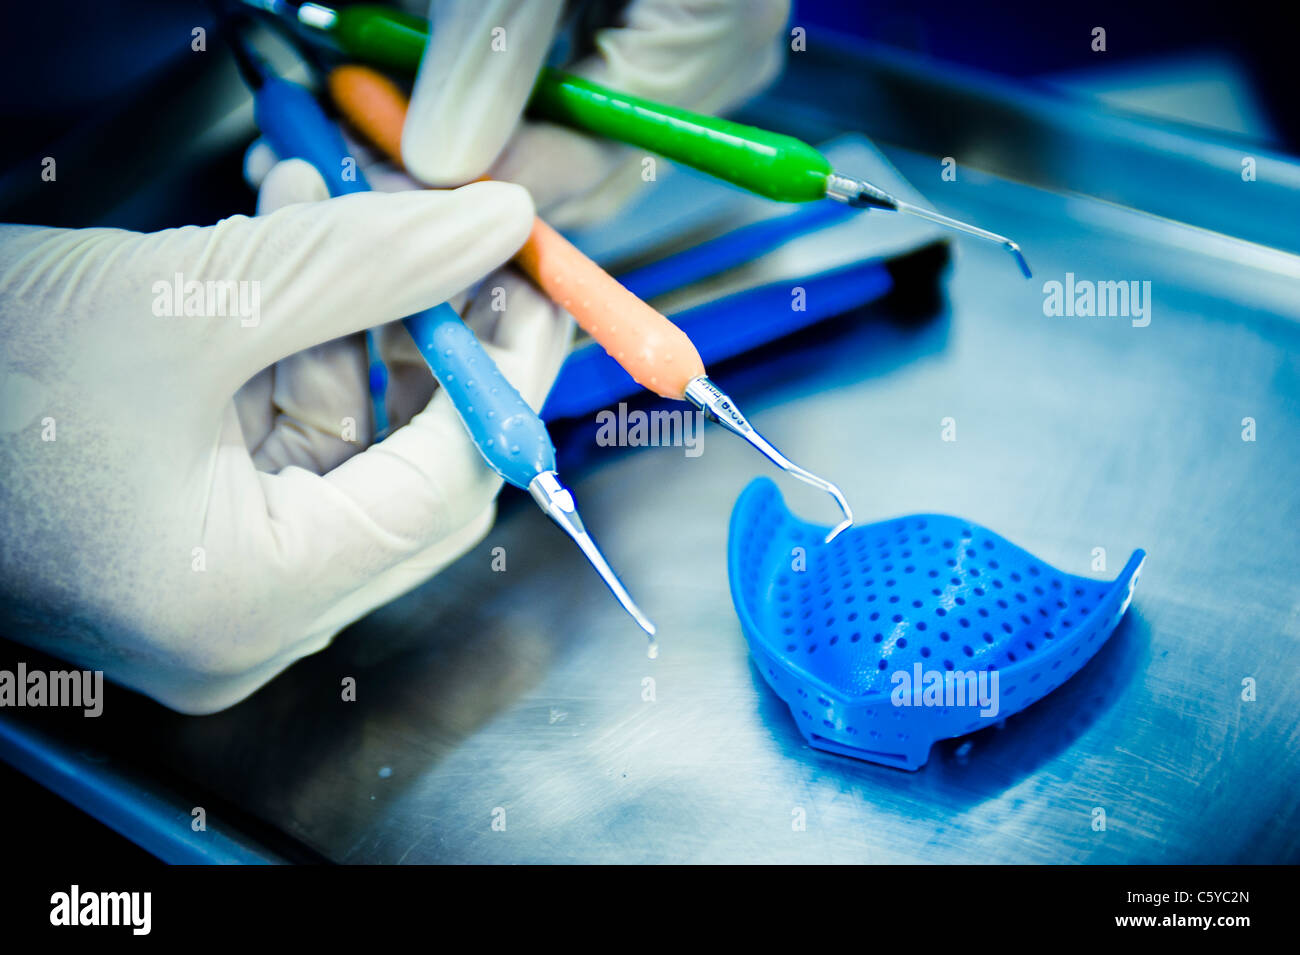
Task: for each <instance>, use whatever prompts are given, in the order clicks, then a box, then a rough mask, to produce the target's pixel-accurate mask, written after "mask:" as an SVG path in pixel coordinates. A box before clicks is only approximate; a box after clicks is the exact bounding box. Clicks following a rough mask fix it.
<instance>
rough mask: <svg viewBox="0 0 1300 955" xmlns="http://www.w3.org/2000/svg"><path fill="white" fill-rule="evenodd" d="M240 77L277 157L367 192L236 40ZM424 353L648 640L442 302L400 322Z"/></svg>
mask: <svg viewBox="0 0 1300 955" xmlns="http://www.w3.org/2000/svg"><path fill="white" fill-rule="evenodd" d="M230 39H231V45H232V47H233V48H234V50H235V56H236V59H237V60H238V62H239V67H240V71H241V73H242V74H243V75H244V77H245V79H246V80H247V82H248V84H249V86H250V87H251V88H252V90H253V96H254V113H255V116H256V119H257V123H258V126H259V128H260V129H261V131H262V134H263V136H265V137H266V139H267V141H268V142H269V143H270V145H271V147H272V149H273V150H274V151H275V152H276V154H277V155H278V156H279V157H280V158H282V159H284V158H290V157H293V158H299V159H303V160H306V161H307V162H310V163H311V164H312V165H313V166H315V167H316V169H317V171H318V172H320V174H321V176H322V177H323V178H324V180H325V182H326V185H327V186H328V188H329V191H330V194H331V195H344V194H346V193H353V192H365V191H369V189H370V186H369V184H368V183H367V182H366V180H365V177H364V175H363V174H362V173H361V171H360V170H355V167H354V166H349V167H348V168H353V169H354V171H355V179H352V178H346V177H344V176H343V175H342V174H341V170H342V169H344V168H345V160H346V159H347V158H348V151H347V146H346V145H345V144H344V142H343V138H342V136H341V135H340V134H339V131H338V128H337V127H336V126H335V125H334V123H333V122H332V121H331V120H330V119H329V117H328V116H326V115H325V112H324V110H322V109H321V107H320V105H319V104H318V103H317V102H316V99H315V97H314V96H312V94H311V92H310V91H309V90H307V89H305V88H304V87H302V86H299V85H298V84H296V83H291V82H289V81H287V80H285V79H283V78H281V77H278V76H276V75H274V74H273V73H272V72H271V71H270V70H269V69H268V68H267V66H266V64H265V63H264V62H262V61H261V60H260V59H259V58H258V57H257V56H256V55H254V54H253V53H252V52H251V51H250V50H249V49H248V48H247V46H246V45H245V44H244V43H243V40H242V38H241V37H240V36H239V35H238V34H237V33H236V34H232V35H231V36H230ZM402 323H403V325H405V327H406V330H407V331H408V332H409V333H410V334H411V337H412V338H413V339H415V344H416V345H417V346H418V347H419V349H420V354H421V355H422V356H423V357H424V360H425V361H426V362H427V363H428V365H429V368H430V370H431V371H432V372H433V374H434V376H435V377H436V378H437V379H438V382H439V384H440V385H441V386H442V388H443V389H444V390H445V391H446V392H447V394H448V396H449V397H450V398H451V401H452V404H453V405H454V406H455V408H456V411H457V413H458V414H459V415H460V418H461V421H462V422H463V423H464V425H465V428H466V429H467V430H468V431H469V434H470V437H471V438H472V439H473V441H474V444H475V445H476V446H477V447H478V449H479V452H480V453H481V454H482V455H483V459H484V460H485V461H486V462H487V464H488V466H489V467H491V468H492V470H494V471H495V472H496V473H497V474H499V475H500V476H501V477H502V478H503V479H504V480H505V481H507V482H508V483H510V484H513V485H514V486H515V487H518V488H521V489H523V490H526V491H527V492H528V493H529V494H530V495H531V496H532V498H533V500H534V501H536V502H537V505H538V506H539V507H540V508H541V509H542V510H543V511H544V512H545V513H546V515H547V516H548V517H550V518H551V520H552V521H554V522H555V523H556V524H558V525H559V526H560V528H561V529H562V530H563V531H564V532H565V533H566V534H568V535H569V537H571V538H572V539H573V541H574V542H575V543H576V544H577V545H578V547H579V548H580V549H581V550H582V552H583V554H584V555H586V557H587V560H588V561H590V562H591V565H592V566H593V567H594V568H595V569H596V572H597V573H598V574H600V577H601V579H602V580H603V581H604V582H605V585H606V586H607V587H609V589H610V591H611V592H612V593H613V594H614V596H615V597H616V598H617V599H618V602H619V603H620V604H621V605H622V606H623V608H624V609H625V610H626V611H627V612H628V613H629V614H630V615H631V616H632V618H633V619H634V620H635V621H636V622H637V624H638V625H639V626H640V627H641V629H643V630H644V631H645V632H646V633H647V634H648V635H650V636H653V635H654V632H655V627H654V624H653V623H651V622H650V620H649V619H648V618H647V617H646V616H645V614H644V613H642V612H641V610H640V608H639V607H637V605H636V604H635V603H634V602H633V600H632V597H631V596H630V595H629V594H628V592H627V590H626V588H624V586H623V584H622V582H621V581H620V580H619V579H618V576H617V575H616V574H615V573H614V571H613V569H612V568H611V567H610V566H609V563H608V562H607V561H606V560H605V558H604V556H603V555H602V554H601V552H600V549H599V548H598V547H597V546H596V542H595V541H594V540H593V539H592V537H591V535H590V534H589V533H588V532H587V529H586V527H585V526H584V525H583V522H582V518H581V517H580V516H579V515H578V510H577V506H576V504H575V503H574V498H573V494H572V492H571V491H569V489H568V488H567V487H565V486H564V484H563V483H562V482H561V481H560V477H559V475H558V474H557V473H556V463H555V447H554V445H552V443H551V438H550V435H549V434H548V433H547V430H546V425H545V424H543V423H542V420H541V418H540V417H538V415H537V413H536V412H535V411H534V410H533V409H532V407H531V406H530V405H529V404H528V402H527V401H525V400H524V398H523V396H522V395H520V394H519V392H518V391H517V390H515V387H514V386H513V385H512V384H510V382H509V381H508V380H507V379H506V377H505V375H503V374H502V373H501V370H500V369H499V368H498V367H497V365H496V362H494V361H493V360H492V358H491V356H490V355H488V353H487V352H486V351H485V350H484V348H483V346H482V345H481V344H480V343H479V340H478V339H477V338H476V337H475V335H474V333H473V332H472V331H470V329H469V328H468V327H467V326H466V325H465V323H464V322H463V321H461V318H460V316H459V315H458V314H457V313H456V310H455V309H453V308H452V307H451V306H450V305H448V304H446V303H444V304H442V305H438V306H436V307H434V308H431V309H428V310H426V311H423V312H420V313H418V314H416V315H411V316H409V317H407V318H405V319H403V320H402Z"/></svg>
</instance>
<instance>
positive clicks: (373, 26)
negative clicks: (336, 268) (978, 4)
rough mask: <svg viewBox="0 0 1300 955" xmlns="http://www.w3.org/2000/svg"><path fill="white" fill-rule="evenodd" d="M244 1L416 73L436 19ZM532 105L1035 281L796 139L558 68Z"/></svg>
mask: <svg viewBox="0 0 1300 955" xmlns="http://www.w3.org/2000/svg"><path fill="white" fill-rule="evenodd" d="M245 2H246V3H248V4H249V5H250V6H254V7H257V8H258V9H261V10H265V11H267V12H268V13H272V14H275V15H277V16H279V17H281V18H284V19H286V20H290V21H292V22H294V23H295V24H296V25H297V26H298V27H299V29H300V32H302V33H303V34H305V35H306V36H308V37H309V38H313V39H316V40H317V41H320V40H324V41H326V42H328V43H329V44H330V45H331V46H333V47H334V48H335V49H336V50H338V52H340V53H342V54H344V55H346V56H350V57H355V58H357V59H359V60H362V61H364V62H367V63H371V64H373V65H376V66H382V67H388V68H390V69H394V70H398V71H401V72H404V73H407V74H412V73H414V72H415V71H416V70H417V69H418V68H419V66H420V57H421V56H423V55H424V48H425V46H426V44H427V43H428V39H429V24H428V21H426V20H421V19H420V18H418V17H413V16H410V15H409V14H405V13H400V12H398V11H394V10H390V9H388V8H386V7H381V6H373V5H369V4H361V5H357V6H349V7H344V8H342V9H340V10H334V9H331V8H329V7H326V6H322V5H321V4H318V3H302V4H295V3H291V2H287V0H245ZM528 110H529V112H530V113H531V114H532V115H533V116H535V117H538V118H540V119H545V120H549V121H550V122H553V123H561V124H563V125H566V126H569V127H571V128H573V129H579V130H582V131H584V132H588V133H592V134H594V135H597V136H602V137H605V138H607V139H613V140H617V141H618V142H621V143H627V144H628V145H631V146H639V147H640V148H642V149H647V150H650V151H651V152H655V153H658V154H659V155H661V156H665V157H667V158H668V159H671V160H673V161H675V162H679V163H681V164H683V165H685V166H690V167H691V168H693V169H698V170H700V171H701V172H705V173H708V174H709V175H711V176H716V177H717V178H719V179H722V180H724V181H726V182H730V183H732V184H733V185H736V186H739V187H740V188H742V189H746V190H748V191H750V192H752V193H755V194H757V195H760V196H765V197H766V198H768V199H775V200H777V201H779V202H810V201H812V200H814V199H834V200H835V201H836V202H843V203H845V204H846V205H849V206H853V207H855V208H861V209H883V210H886V211H889V212H901V213H903V214H905V215H910V216H916V217H917V218H920V219H926V220H928V221H930V222H934V223H936V224H938V225H941V226H945V227H946V228H949V229H955V230H957V231H958V232H964V233H966V234H967V235H973V236H976V237H977V238H980V239H985V240H987V241H989V242H996V243H997V244H998V245H1000V246H1002V247H1003V248H1004V249H1006V250H1007V252H1009V253H1010V254H1011V255H1012V257H1013V258H1014V259H1015V260H1016V264H1017V265H1018V266H1020V271H1021V272H1023V273H1024V275H1025V277H1026V278H1029V277H1031V273H1030V271H1029V263H1028V262H1027V261H1026V260H1025V256H1024V253H1022V252H1021V251H1020V246H1019V245H1017V244H1016V243H1015V242H1013V241H1011V240H1010V239H1008V238H1007V237H1006V236H1004V235H998V234H997V233H995V232H990V231H988V230H987V229H981V228H980V227H979V226H974V225H971V224H970V223H968V222H962V221H960V220H958V219H953V218H950V217H949V216H945V215H943V214H941V213H938V212H934V211H932V210H930V209H926V208H923V207H921V206H917V205H913V204H912V203H910V202H904V201H903V200H902V199H899V198H897V197H895V196H892V195H890V194H889V193H888V192H886V191H885V190H883V189H881V188H880V187H878V186H875V185H873V184H871V183H870V182H867V181H866V180H864V179H856V178H854V177H852V176H846V175H843V174H842V173H839V172H836V171H835V170H834V169H833V168H832V167H831V164H830V161H829V160H828V159H827V158H826V157H825V156H824V155H822V153H821V152H819V151H818V150H816V149H814V148H813V147H812V146H809V145H808V144H807V143H805V142H803V141H801V140H798V139H795V138H794V137H793V136H786V135H784V134H782V133H774V132H770V131H768V130H765V129H760V128H758V127H757V126H746V125H744V124H743V123H736V122H732V121H731V120H727V119H719V118H718V117H716V116H706V115H704V114H702V113H693V112H691V111H690V110H686V109H680V108H678V107H675V106H666V105H664V104H662V103H656V102H653V101H652V100H648V99H642V98H640V97H637V96H630V95H628V94H626V93H620V92H618V91H617V90H611V89H607V88H606V87H603V86H600V85H598V84H596V83H592V82H591V81H590V80H585V79H582V78H581V77H578V76H573V75H571V74H568V73H563V72H561V71H559V70H555V69H551V68H550V67H546V68H544V69H543V70H542V72H541V74H540V75H539V76H538V78H537V85H536V86H535V87H534V89H533V95H532V99H531V100H530V101H529V105H528Z"/></svg>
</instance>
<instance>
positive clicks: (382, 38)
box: [329, 3, 429, 74]
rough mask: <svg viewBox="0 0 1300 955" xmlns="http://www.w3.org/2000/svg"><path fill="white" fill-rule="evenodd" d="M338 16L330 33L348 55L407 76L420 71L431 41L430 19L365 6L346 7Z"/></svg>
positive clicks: (383, 8) (339, 11) (368, 5)
mask: <svg viewBox="0 0 1300 955" xmlns="http://www.w3.org/2000/svg"><path fill="white" fill-rule="evenodd" d="M335 15H336V19H335V20H334V23H333V25H332V26H331V27H330V28H329V34H330V36H331V37H332V38H333V40H334V42H335V43H337V44H338V46H339V48H340V49H341V50H342V51H343V52H344V53H346V54H348V55H349V56H354V57H356V58H357V59H359V60H362V61H364V62H366V63H371V64H373V65H375V66H385V67H388V68H390V69H394V70H401V71H402V72H404V73H412V74H413V73H415V71H416V70H418V69H419V68H420V57H422V56H423V55H424V48H425V46H426V45H427V44H428V42H429V21H428V20H422V19H420V18H419V17H414V16H411V15H410V14H407V13H403V12H402V11H400V10H392V9H390V8H388V7H380V6H374V5H371V4H364V3H363V4H358V5H356V6H351V7H342V8H340V9H339V10H337V11H335Z"/></svg>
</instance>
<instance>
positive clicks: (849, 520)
mask: <svg viewBox="0 0 1300 955" xmlns="http://www.w3.org/2000/svg"><path fill="white" fill-rule="evenodd" d="M852 526H853V517H852V516H849V517H846V518H844V520H842V521H840V522H839V523H838V524H836V525H835V526H834V527H832V528H831V529H830V532H829V533H828V534H827V535H826V536H825V537H824V538H822V543H823V544H829V543H830V542H831V541H833V540H835V538H837V537H839V536H840V535H841V534H842V533H844V532H845V531H846V530H848V529H849V528H850V527H852Z"/></svg>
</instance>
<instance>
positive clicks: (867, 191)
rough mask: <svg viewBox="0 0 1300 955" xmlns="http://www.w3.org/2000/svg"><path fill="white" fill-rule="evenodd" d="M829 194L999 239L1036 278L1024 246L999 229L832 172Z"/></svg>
mask: <svg viewBox="0 0 1300 955" xmlns="http://www.w3.org/2000/svg"><path fill="white" fill-rule="evenodd" d="M826 197H827V198H828V199H834V200H835V201H836V202H843V203H846V204H847V205H850V206H853V207H855V208H858V209H885V210H887V211H891V212H901V213H903V214H904V215H909V216H916V217H917V218H918V219H926V220H929V221H930V222H934V223H936V224H938V225H941V226H945V227H946V228H949V229H955V230H957V231H958V232H965V233H966V234H967V235H973V236H976V237H978V238H981V239H985V240H987V241H989V242H996V243H997V244H998V245H1000V246H1002V248H1004V249H1006V250H1007V251H1008V252H1009V253H1011V256H1012V258H1014V259H1015V260H1016V265H1018V266H1019V267H1020V271H1021V272H1022V273H1023V274H1024V276H1025V278H1027V279H1028V278H1033V273H1032V272H1030V271H1029V263H1028V262H1027V261H1025V255H1024V253H1023V252H1021V251H1020V246H1019V245H1018V244H1017V243H1015V242H1012V241H1011V240H1010V239H1008V238H1007V237H1006V236H1004V235H998V234H997V233H996V232H990V231H989V230H988V229H981V228H980V227H979V226H977V225H971V224H970V223H969V222H962V221H961V220H960V219H954V218H952V217H951V216H946V215H943V214H942V213H939V212H934V211H932V210H930V209H925V208H923V207H921V206H914V205H912V204H911V203H910V202H904V201H903V200H902V199H897V198H895V197H894V196H892V195H890V194H889V193H887V192H885V190H883V189H881V188H880V187H879V186H873V185H872V184H871V183H869V182H867V181H866V180H863V179H854V178H853V177H851V176H841V175H840V174H839V173H831V174H830V176H828V177H827V179H826Z"/></svg>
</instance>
